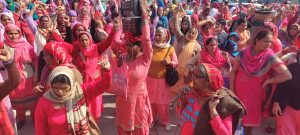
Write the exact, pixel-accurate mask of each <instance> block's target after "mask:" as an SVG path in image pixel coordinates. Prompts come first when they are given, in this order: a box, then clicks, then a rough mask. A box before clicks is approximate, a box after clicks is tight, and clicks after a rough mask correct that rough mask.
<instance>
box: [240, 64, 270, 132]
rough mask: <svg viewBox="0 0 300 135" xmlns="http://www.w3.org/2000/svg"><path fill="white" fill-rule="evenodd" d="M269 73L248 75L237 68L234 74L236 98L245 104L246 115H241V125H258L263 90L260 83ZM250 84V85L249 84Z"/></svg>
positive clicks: (260, 115)
mask: <svg viewBox="0 0 300 135" xmlns="http://www.w3.org/2000/svg"><path fill="white" fill-rule="evenodd" d="M268 75H269V74H265V75H263V76H259V77H255V76H250V75H248V74H247V73H245V72H244V71H243V69H241V67H240V68H239V71H238V72H237V74H236V80H235V90H236V94H237V96H238V98H239V99H240V100H241V101H242V103H243V104H244V105H245V108H246V110H247V115H246V116H244V117H243V125H245V126H259V125H260V121H261V117H262V110H261V109H262V103H263V99H264V96H265V95H264V94H265V92H264V91H263V88H262V84H263V82H264V81H265V79H266V78H267V77H268ZM249 84H251V85H249Z"/></svg>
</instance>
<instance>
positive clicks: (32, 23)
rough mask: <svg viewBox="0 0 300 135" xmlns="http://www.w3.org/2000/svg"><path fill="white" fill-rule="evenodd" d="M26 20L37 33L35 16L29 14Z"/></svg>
mask: <svg viewBox="0 0 300 135" xmlns="http://www.w3.org/2000/svg"><path fill="white" fill-rule="evenodd" d="M26 21H27V24H28V26H29V28H30V29H31V31H32V32H33V33H35V32H36V31H37V26H36V25H35V22H34V20H33V17H32V16H27V17H26Z"/></svg>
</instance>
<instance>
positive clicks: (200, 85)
mask: <svg viewBox="0 0 300 135" xmlns="http://www.w3.org/2000/svg"><path fill="white" fill-rule="evenodd" d="M207 86H208V80H207V76H206V75H205V74H204V73H202V71H201V70H200V69H199V68H196V69H195V70H194V71H193V89H194V90H202V89H204V88H205V87H207Z"/></svg>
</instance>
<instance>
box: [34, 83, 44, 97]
mask: <svg viewBox="0 0 300 135" xmlns="http://www.w3.org/2000/svg"><path fill="white" fill-rule="evenodd" d="M33 91H34V93H35V94H36V95H39V94H41V93H43V91H44V87H43V86H42V85H37V86H35V87H34V88H33Z"/></svg>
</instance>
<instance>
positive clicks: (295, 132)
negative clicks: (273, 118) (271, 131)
mask: <svg viewBox="0 0 300 135" xmlns="http://www.w3.org/2000/svg"><path fill="white" fill-rule="evenodd" d="M276 135H300V110H295V109H293V108H292V107H290V106H287V107H286V108H285V109H284V112H283V114H282V116H281V117H279V118H278V119H277V129H276Z"/></svg>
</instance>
